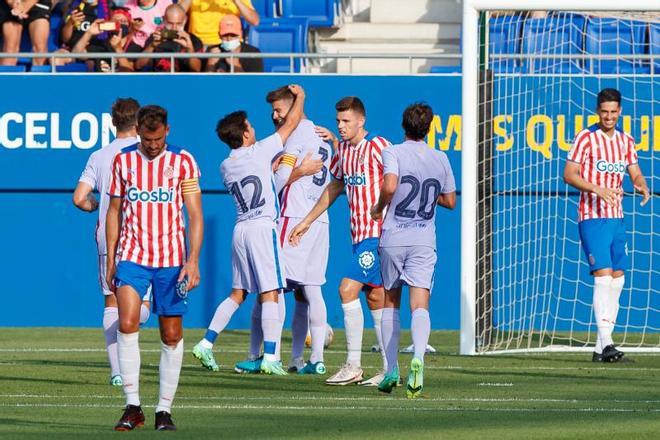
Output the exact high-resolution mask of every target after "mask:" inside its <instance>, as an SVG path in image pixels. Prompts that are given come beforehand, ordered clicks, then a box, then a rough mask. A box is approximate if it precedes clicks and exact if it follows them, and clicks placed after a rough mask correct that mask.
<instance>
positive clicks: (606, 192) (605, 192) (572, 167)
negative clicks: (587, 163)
mask: <svg viewBox="0 0 660 440" xmlns="http://www.w3.org/2000/svg"><path fill="white" fill-rule="evenodd" d="M581 167H582V164H579V163H577V162H572V161H570V160H569V161H566V166H565V168H564V182H566V183H567V184H569V185H571V186H572V187H574V188H575V189H578V190H580V191H582V192H588V193H594V194H596V195H597V196H598V197H600V198H601V199H603V200H605V202H606V203H607V204H608V205H610V206H612V205H614V204H616V203H617V201H618V199H619V196H620V195H621V194H623V190H622V189H621V188H614V189H612V188H604V187H600V186H598V185H595V184H593V183H589V182H587V181H586V180H584V179H583V178H582V176H581V175H580V168H581Z"/></svg>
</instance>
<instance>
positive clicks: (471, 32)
mask: <svg viewBox="0 0 660 440" xmlns="http://www.w3.org/2000/svg"><path fill="white" fill-rule="evenodd" d="M491 10H502V11H505V10H510V11H534V10H553V11H658V12H660V1H658V0H627V1H626V2H625V4H621V3H619V2H611V1H605V0H463V24H462V35H463V37H462V40H463V41H462V53H463V57H462V72H463V77H462V85H461V87H462V93H461V97H462V110H461V112H462V127H463V129H462V142H461V144H462V145H461V156H462V159H461V160H462V163H461V173H462V184H461V292H460V294H461V300H460V308H461V324H460V345H459V353H460V354H461V355H475V354H480V353H478V352H477V350H476V336H477V335H476V301H477V269H476V265H477V246H478V242H477V228H478V218H477V202H478V200H477V189H478V187H477V184H478V156H479V155H478V151H477V148H478V145H479V137H478V130H479V125H478V124H479V121H478V107H479V93H478V90H479V62H480V59H479V49H480V47H479V45H480V37H479V15H480V13H481V12H485V11H491ZM583 350H584V348H577V347H557V346H553V347H548V348H547V350H546V349H543V351H583ZM530 351H539V349H535V350H525V349H522V350H507V351H498V353H505V352H530ZM630 351H657V349H651V348H648V349H645V348H636V349H635V348H633V349H630ZM484 354H486V353H484Z"/></svg>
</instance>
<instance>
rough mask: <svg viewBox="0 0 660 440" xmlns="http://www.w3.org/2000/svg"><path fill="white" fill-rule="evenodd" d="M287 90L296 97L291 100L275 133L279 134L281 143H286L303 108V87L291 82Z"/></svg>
mask: <svg viewBox="0 0 660 440" xmlns="http://www.w3.org/2000/svg"><path fill="white" fill-rule="evenodd" d="M289 90H291V93H293V94H294V95H295V97H296V99H295V100H294V101H293V105H292V106H291V110H289V113H288V114H287V116H286V120H285V121H284V124H282V126H281V127H280V128H278V129H277V134H279V135H280V138H281V139H282V144H285V143H286V140H287V139H289V136H291V133H293V130H295V129H296V127H297V126H298V123H300V120H301V119H302V116H303V111H304V108H305V91H304V90H303V88H302V87H300V86H299V85H296V84H292V85H290V86H289Z"/></svg>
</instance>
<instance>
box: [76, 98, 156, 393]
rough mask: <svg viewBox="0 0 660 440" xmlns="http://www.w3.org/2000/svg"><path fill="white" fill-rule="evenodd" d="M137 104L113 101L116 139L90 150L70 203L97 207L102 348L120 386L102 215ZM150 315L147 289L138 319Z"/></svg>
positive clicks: (132, 132)
mask: <svg viewBox="0 0 660 440" xmlns="http://www.w3.org/2000/svg"><path fill="white" fill-rule="evenodd" d="M139 109H140V104H138V102H137V101H136V100H134V99H132V98H125V99H122V98H120V99H117V100H116V101H115V102H114V104H113V105H112V124H113V125H114V126H115V129H116V130H117V131H116V133H117V136H116V138H115V140H113V141H112V142H110V143H109V144H108V145H106V146H104V147H103V148H101V149H100V150H97V151H95V152H93V153H92V154H91V155H90V156H89V159H88V160H87V165H85V169H84V170H83V172H82V175H81V176H80V179H79V181H78V185H77V186H76V189H75V191H74V193H73V203H74V205H76V206H77V207H78V208H79V209H81V210H83V211H86V212H94V211H96V210H97V209H98V210H99V219H98V222H97V223H96V232H95V236H96V237H95V238H96V248H97V250H98V265H99V284H100V285H101V292H102V293H103V297H104V299H105V307H104V309H103V334H104V335H105V348H106V351H107V352H108V360H109V361H110V384H111V385H113V386H119V387H120V386H122V385H123V382H122V379H121V375H120V374H119V358H118V355H117V327H118V325H119V313H118V312H117V298H116V297H115V292H114V289H112V288H111V287H110V286H108V283H107V282H106V276H105V275H106V273H105V270H106V266H107V264H106V260H107V256H108V253H107V250H106V245H105V216H106V213H107V211H108V204H109V200H110V197H109V196H108V189H109V187H110V175H111V171H112V170H111V168H112V160H113V159H114V158H115V155H116V154H117V153H118V152H119V151H120V150H121V149H122V148H124V147H127V146H129V145H133V144H135V143H137V142H138V138H137V131H136V127H135V124H136V115H137V112H138V110H139ZM96 189H98V191H99V194H100V200H97V199H96V198H95V197H94V194H93V193H92V191H94V190H96ZM148 319H149V292H147V293H146V294H145V297H144V298H143V303H142V306H141V307H140V323H141V324H143V323H145V322H146V321H147V320H148Z"/></svg>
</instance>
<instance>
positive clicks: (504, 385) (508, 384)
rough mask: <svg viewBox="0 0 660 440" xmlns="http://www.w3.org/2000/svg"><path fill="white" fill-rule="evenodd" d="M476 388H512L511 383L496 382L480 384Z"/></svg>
mask: <svg viewBox="0 0 660 440" xmlns="http://www.w3.org/2000/svg"><path fill="white" fill-rule="evenodd" d="M477 386H478V387H512V386H513V384H512V383H511V382H505V383H498V382H481V383H479V384H477Z"/></svg>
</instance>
